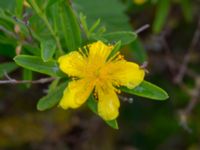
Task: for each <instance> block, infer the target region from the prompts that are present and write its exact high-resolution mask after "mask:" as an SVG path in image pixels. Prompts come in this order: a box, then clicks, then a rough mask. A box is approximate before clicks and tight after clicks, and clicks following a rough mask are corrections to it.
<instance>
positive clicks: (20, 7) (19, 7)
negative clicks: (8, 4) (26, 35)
mask: <svg viewBox="0 0 200 150" xmlns="http://www.w3.org/2000/svg"><path fill="white" fill-rule="evenodd" d="M23 2H24V0H17V2H16V10H15V12H16V14H17V17H20V18H21V16H22V11H23Z"/></svg>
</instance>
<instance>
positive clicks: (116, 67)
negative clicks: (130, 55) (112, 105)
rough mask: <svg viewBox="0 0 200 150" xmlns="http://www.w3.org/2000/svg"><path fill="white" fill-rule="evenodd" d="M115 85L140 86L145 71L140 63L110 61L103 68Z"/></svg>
mask: <svg viewBox="0 0 200 150" xmlns="http://www.w3.org/2000/svg"><path fill="white" fill-rule="evenodd" d="M103 70H104V72H107V76H108V77H109V78H110V80H112V82H113V84H114V85H122V86H126V87H128V88H130V89H131V88H134V87H136V86H138V85H139V84H140V83H141V82H142V81H143V80H144V75H145V71H144V69H141V68H140V67H139V65H138V64H136V63H133V62H128V61H125V60H120V61H115V62H110V63H108V64H107V65H105V67H104V68H103Z"/></svg>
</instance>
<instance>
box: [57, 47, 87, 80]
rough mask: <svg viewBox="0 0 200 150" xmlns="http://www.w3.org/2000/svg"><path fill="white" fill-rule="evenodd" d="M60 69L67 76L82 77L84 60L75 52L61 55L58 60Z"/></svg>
mask: <svg viewBox="0 0 200 150" xmlns="http://www.w3.org/2000/svg"><path fill="white" fill-rule="evenodd" d="M58 63H59V67H60V69H61V70H62V71H63V72H64V73H66V74H67V75H69V76H76V77H82V76H83V75H84V70H85V69H84V66H86V59H85V58H84V57H83V56H82V55H81V54H80V53H79V52H77V51H73V52H71V53H69V54H67V55H63V56H61V57H59V59H58Z"/></svg>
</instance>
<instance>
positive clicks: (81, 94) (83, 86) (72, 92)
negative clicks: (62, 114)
mask: <svg viewBox="0 0 200 150" xmlns="http://www.w3.org/2000/svg"><path fill="white" fill-rule="evenodd" d="M93 87H94V86H93V85H92V84H91V83H90V82H89V81H87V80H84V79H81V80H77V81H71V82H70V83H69V84H68V86H67V88H66V89H65V90H64V93H63V97H62V99H61V101H60V103H59V105H60V106H61V107H62V108H63V109H67V108H78V107H79V106H81V105H82V104H83V103H84V102H85V101H86V100H87V99H88V97H89V96H90V94H91V92H92V90H93Z"/></svg>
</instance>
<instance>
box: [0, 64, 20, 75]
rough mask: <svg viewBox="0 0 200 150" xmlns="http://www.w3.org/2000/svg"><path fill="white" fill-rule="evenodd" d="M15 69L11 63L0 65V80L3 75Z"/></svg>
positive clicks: (14, 65)
mask: <svg viewBox="0 0 200 150" xmlns="http://www.w3.org/2000/svg"><path fill="white" fill-rule="evenodd" d="M17 68H18V66H17V65H16V64H15V63H13V62H9V63H2V64H0V78H1V77H3V76H4V74H5V73H10V72H12V71H14V70H16V69H17Z"/></svg>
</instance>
